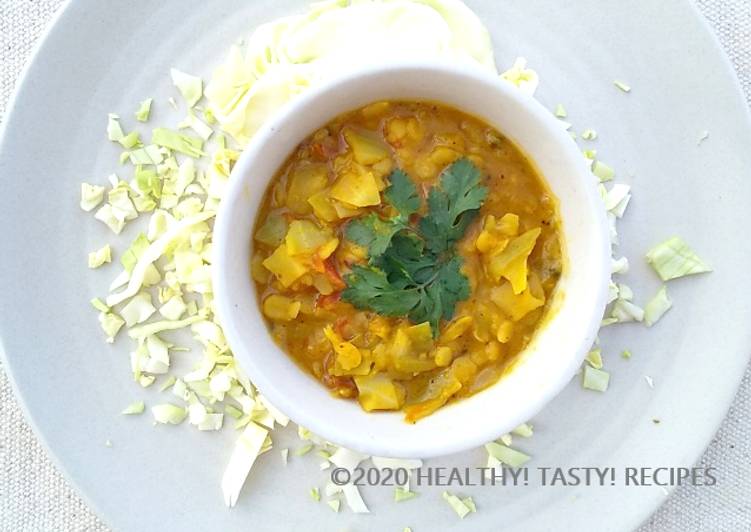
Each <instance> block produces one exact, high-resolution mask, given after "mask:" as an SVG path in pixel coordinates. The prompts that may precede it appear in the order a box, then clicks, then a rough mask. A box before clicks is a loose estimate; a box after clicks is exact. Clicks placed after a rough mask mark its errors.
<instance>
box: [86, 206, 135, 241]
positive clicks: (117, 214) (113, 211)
mask: <svg viewBox="0 0 751 532" xmlns="http://www.w3.org/2000/svg"><path fill="white" fill-rule="evenodd" d="M133 210H134V211H135V207H133ZM126 216H127V213H125V212H123V211H121V210H120V209H117V208H115V207H113V206H112V205H110V204H109V203H105V204H104V205H102V207H100V208H99V210H98V211H96V213H94V218H96V219H97V220H99V221H101V222H104V224H106V225H107V227H109V228H110V229H111V230H112V232H113V233H115V234H116V235H119V234H120V233H121V232H122V230H123V228H124V227H125V222H126V220H125V218H126Z"/></svg>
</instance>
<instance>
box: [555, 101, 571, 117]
mask: <svg viewBox="0 0 751 532" xmlns="http://www.w3.org/2000/svg"><path fill="white" fill-rule="evenodd" d="M553 114H554V115H555V116H556V117H557V118H566V117H567V116H568V113H567V112H566V108H565V107H563V104H562V103H559V104H558V105H556V106H555V111H554V112H553Z"/></svg>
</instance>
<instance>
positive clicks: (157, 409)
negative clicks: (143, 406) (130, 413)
mask: <svg viewBox="0 0 751 532" xmlns="http://www.w3.org/2000/svg"><path fill="white" fill-rule="evenodd" d="M151 414H152V415H153V416H154V421H156V422H157V423H165V424H166V423H169V424H172V425H179V424H180V423H182V422H183V420H184V419H185V416H187V415H188V410H187V409H185V408H183V407H180V406H175V405H173V404H172V403H164V404H160V405H156V406H152V407H151Z"/></svg>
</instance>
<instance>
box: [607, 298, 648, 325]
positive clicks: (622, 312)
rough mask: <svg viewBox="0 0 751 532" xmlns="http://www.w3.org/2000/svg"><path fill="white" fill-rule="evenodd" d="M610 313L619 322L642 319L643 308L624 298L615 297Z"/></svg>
mask: <svg viewBox="0 0 751 532" xmlns="http://www.w3.org/2000/svg"><path fill="white" fill-rule="evenodd" d="M610 315H611V316H612V317H613V318H616V319H617V320H618V322H619V323H625V322H628V321H642V320H643V319H644V309H642V308H641V307H639V306H637V305H634V304H633V303H631V302H630V301H626V300H625V299H617V300H616V301H615V304H614V305H613V310H612V311H611V313H610Z"/></svg>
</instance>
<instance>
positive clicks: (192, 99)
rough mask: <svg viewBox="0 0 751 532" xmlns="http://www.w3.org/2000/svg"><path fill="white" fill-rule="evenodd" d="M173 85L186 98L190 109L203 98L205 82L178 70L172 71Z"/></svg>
mask: <svg viewBox="0 0 751 532" xmlns="http://www.w3.org/2000/svg"><path fill="white" fill-rule="evenodd" d="M170 75H171V76H172V83H174V84H175V87H177V89H178V90H179V91H180V94H182V95H183V98H185V103H187V104H188V108H190V107H193V106H194V105H195V104H196V103H198V100H200V99H201V97H202V96H203V81H201V78H199V77H196V76H191V75H190V74H186V73H185V72H181V71H179V70H177V69H176V68H173V69H171V70H170Z"/></svg>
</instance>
